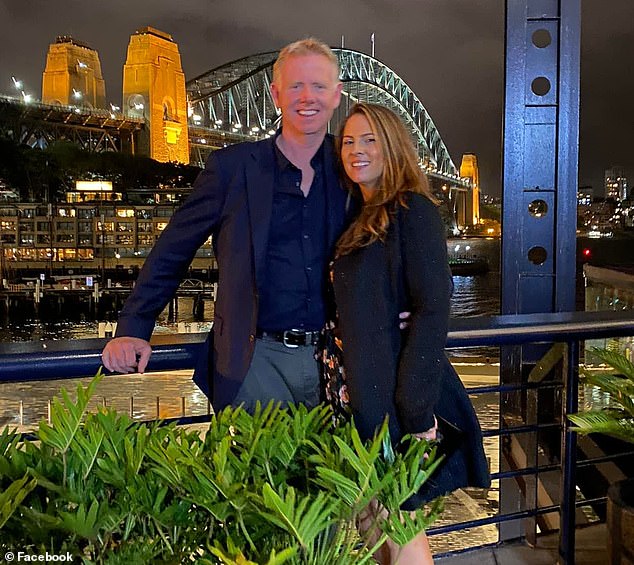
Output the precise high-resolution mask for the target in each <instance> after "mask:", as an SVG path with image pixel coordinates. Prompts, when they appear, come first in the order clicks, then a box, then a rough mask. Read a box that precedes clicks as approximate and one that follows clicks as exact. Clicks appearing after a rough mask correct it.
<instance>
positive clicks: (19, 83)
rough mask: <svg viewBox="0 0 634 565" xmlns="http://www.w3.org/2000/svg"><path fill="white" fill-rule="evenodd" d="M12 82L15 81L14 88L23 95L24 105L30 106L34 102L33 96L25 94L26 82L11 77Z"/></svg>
mask: <svg viewBox="0 0 634 565" xmlns="http://www.w3.org/2000/svg"><path fill="white" fill-rule="evenodd" d="M11 80H12V81H13V86H14V87H15V89H16V90H17V91H18V92H19V93H20V94H21V95H22V99H23V100H24V103H25V104H28V103H29V102H32V101H33V96H32V95H31V94H27V93H26V92H24V82H22V81H21V80H19V79H17V78H15V77H14V76H12V77H11Z"/></svg>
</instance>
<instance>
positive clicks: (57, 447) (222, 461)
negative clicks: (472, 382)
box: [0, 374, 441, 565]
mask: <svg viewBox="0 0 634 565" xmlns="http://www.w3.org/2000/svg"><path fill="white" fill-rule="evenodd" d="M101 378H102V375H101V374H99V375H97V377H96V378H95V379H94V380H93V381H92V382H91V384H90V385H89V386H88V387H87V388H83V387H82V386H79V387H78V389H77V395H76V398H75V399H71V397H70V395H69V394H68V393H67V392H66V391H62V393H61V398H57V399H55V401H54V403H53V407H52V411H51V423H50V424H48V423H46V422H41V423H40V426H39V430H38V432H37V433H36V434H35V437H33V438H30V439H26V438H24V437H22V436H21V435H20V434H19V433H17V432H16V431H15V430H14V431H10V430H9V429H4V431H3V432H2V433H1V434H0V488H1V489H2V490H1V493H0V549H2V550H5V551H16V550H18V549H19V550H21V551H27V552H31V553H44V552H45V551H48V552H49V553H55V552H58V553H62V552H66V551H70V552H72V553H73V554H74V555H75V556H77V557H78V558H79V559H81V561H82V562H83V563H108V564H118V563H121V564H124V563H125V564H134V563H158V564H161V563H165V564H167V563H191V562H196V563H201V564H203V565H207V564H219V563H223V564H228V565H248V564H267V565H274V564H282V563H288V564H289V565H292V564H312V565H323V564H325V563H328V564H330V565H345V564H352V563H372V562H373V561H372V557H371V555H372V553H373V548H375V547H376V546H377V545H379V544H381V543H382V542H383V541H385V539H386V538H387V537H390V538H392V539H394V540H395V541H396V542H397V543H400V544H403V543H406V542H407V541H409V540H410V539H412V538H413V537H414V536H415V535H416V534H417V533H418V532H420V531H421V530H423V529H424V528H426V527H427V526H428V525H429V524H430V523H431V522H432V521H433V520H434V519H435V517H436V516H437V515H438V513H439V512H440V510H441V501H435V502H434V503H432V504H431V505H430V506H429V507H427V508H425V509H421V510H419V511H417V512H416V513H415V514H412V515H409V514H407V515H401V513H400V512H399V511H398V509H399V506H400V505H401V504H402V503H403V502H404V501H405V500H406V499H407V498H408V497H409V496H411V494H412V493H414V492H415V491H417V490H418V489H419V487H420V486H421V485H422V484H423V483H424V482H425V480H426V479H427V477H428V476H429V475H430V474H431V473H432V472H433V470H434V468H435V467H436V466H437V465H438V464H439V462H440V459H439V458H436V457H435V455H436V454H435V448H434V447H433V445H431V444H428V443H426V442H418V441H413V440H411V441H409V440H407V441H406V442H405V444H404V446H403V449H400V450H398V451H394V450H392V448H391V444H390V441H389V437H388V431H387V426H385V425H384V426H383V428H382V429H381V431H380V432H379V433H377V435H376V437H375V438H374V439H373V440H372V441H368V442H362V441H361V440H360V438H359V434H358V433H357V431H356V429H355V427H354V425H353V424H347V425H344V426H338V427H336V428H334V429H333V427H332V414H331V412H330V410H329V408H327V407H324V406H322V407H318V408H315V409H314V410H310V411H309V410H307V409H306V408H305V407H303V406H298V407H291V408H289V409H280V408H279V407H276V406H273V405H272V404H270V405H268V406H266V407H264V408H258V410H257V411H256V413H255V414H254V415H249V414H247V413H246V412H244V411H242V410H240V409H230V408H228V409H226V410H223V411H221V412H219V413H218V414H216V415H214V416H212V419H211V422H210V424H209V428H208V429H206V430H204V432H202V433H201V432H200V431H198V430H191V429H187V428H185V427H178V426H176V425H175V424H170V425H161V423H159V422H153V423H143V422H138V421H133V420H131V419H130V418H129V417H128V416H127V415H125V414H119V413H117V412H116V411H114V410H112V409H106V408H102V409H100V411H98V412H96V413H89V412H88V410H87V407H88V402H89V400H90V398H91V395H92V394H93V392H94V389H95V387H96V385H97V383H98V382H99V380H100V379H101ZM424 456H425V457H424ZM374 499H376V500H378V501H379V502H380V503H381V504H382V505H383V506H384V508H385V509H386V510H387V513H385V517H384V518H383V517H382V518H378V519H377V523H376V527H377V529H378V532H379V535H378V539H376V536H374V539H372V540H370V539H369V538H370V537H371V536H370V535H369V534H365V533H359V532H358V530H357V529H356V527H355V522H356V520H357V518H358V516H359V515H360V514H362V513H363V512H364V510H365V509H366V508H367V507H368V505H369V504H370V502H371V501H372V500H374Z"/></svg>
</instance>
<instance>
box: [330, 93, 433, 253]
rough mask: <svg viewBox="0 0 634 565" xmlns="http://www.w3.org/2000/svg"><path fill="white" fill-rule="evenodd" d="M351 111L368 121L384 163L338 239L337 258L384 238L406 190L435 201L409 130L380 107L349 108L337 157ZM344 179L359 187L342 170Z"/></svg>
mask: <svg viewBox="0 0 634 565" xmlns="http://www.w3.org/2000/svg"><path fill="white" fill-rule="evenodd" d="M354 114H361V115H362V116H365V118H366V119H367V120H368V122H369V123H370V128H371V129H372V133H374V135H375V136H376V138H377V140H378V142H379V143H380V144H381V149H382V150H383V159H384V166H383V173H382V174H381V178H380V181H379V186H378V188H377V190H376V191H375V193H374V194H373V195H372V197H371V198H370V199H369V200H368V201H366V202H364V204H363V207H362V209H361V212H360V213H359V216H358V217H357V219H356V220H355V221H354V222H353V223H352V224H351V225H350V227H349V228H348V229H347V230H346V231H345V232H344V234H343V235H342V236H341V238H340V239H339V242H338V243H337V250H336V256H337V257H340V256H341V255H346V254H348V253H350V252H351V251H353V250H354V249H358V248H359V247H365V246H367V245H370V244H371V243H374V242H375V241H376V240H381V241H383V240H384V239H385V235H386V234H387V229H388V227H389V225H390V221H391V218H392V217H393V215H394V213H395V211H396V207H397V206H404V207H407V204H406V202H405V195H406V193H407V192H416V193H419V194H423V195H425V196H427V197H428V198H429V199H430V200H432V201H433V202H434V203H436V199H435V198H434V197H433V196H432V194H431V190H430V188H429V182H428V181H427V177H426V176H425V174H424V173H423V172H422V170H421V168H420V166H419V164H418V154H417V152H416V150H415V149H414V144H413V143H412V138H411V137H410V134H409V132H408V131H407V129H406V128H405V125H404V124H403V122H402V121H401V120H400V118H399V117H398V116H397V115H396V114H394V112H392V111H391V110H388V109H387V108H385V107H383V106H379V105H378V104H368V103H364V102H359V103H357V104H355V105H354V106H353V107H352V108H351V109H350V112H349V114H348V117H347V118H346V119H345V121H344V122H343V124H342V125H341V129H340V132H339V136H338V137H337V150H338V154H339V159H340V160H341V145H342V134H343V130H344V128H345V126H346V123H347V121H348V120H349V119H350V116H353V115H354ZM342 169H343V167H342ZM344 182H345V184H346V186H347V188H348V190H351V191H353V192H358V190H359V187H358V186H357V185H355V184H354V183H353V182H352V181H351V180H350V179H349V178H348V177H347V175H345V173H344Z"/></svg>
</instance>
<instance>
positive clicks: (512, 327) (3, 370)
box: [0, 311, 634, 564]
mask: <svg viewBox="0 0 634 565" xmlns="http://www.w3.org/2000/svg"><path fill="white" fill-rule="evenodd" d="M631 335H634V313H633V312H632V311H620V312H562V313H554V314H522V315H513V316H511V315H506V316H492V317H488V318H469V319H453V320H451V323H450V330H449V334H448V338H447V347H448V348H461V347H470V346H504V345H506V346H512V345H522V344H527V343H539V342H549V343H553V342H564V343H566V344H567V345H568V347H567V348H566V353H565V357H566V360H565V361H566V362H565V363H564V365H565V371H564V380H563V382H562V381H558V382H549V383H547V384H546V383H545V386H546V387H548V388H552V387H553V386H556V387H558V388H560V389H563V391H562V392H563V393H564V396H563V398H564V399H565V409H564V413H563V415H562V416H563V417H562V421H561V423H537V424H527V425H520V426H510V427H508V428H504V429H497V430H488V431H485V434H484V435H485V436H489V437H490V436H494V435H496V436H500V437H503V436H508V435H511V434H518V433H525V432H527V433H531V432H535V431H537V430H542V429H546V428H560V429H561V437H562V457H561V460H560V463H558V464H550V465H538V466H537V467H536V468H535V467H532V466H529V467H527V468H525V469H514V470H509V471H500V472H498V473H496V474H495V478H496V479H501V478H511V477H520V476H524V475H530V474H531V473H533V472H534V473H535V474H536V473H538V472H539V473H541V472H545V471H554V470H557V469H559V471H560V474H561V484H562V488H561V503H560V504H559V505H556V504H555V505H549V506H547V507H539V506H537V507H535V508H533V509H527V510H522V511H520V512H511V513H510V514H497V515H496V516H491V517H487V518H480V519H477V520H471V521H468V522H463V523H460V524H451V525H446V526H439V527H434V528H431V529H430V530H429V531H428V534H429V535H438V534H442V533H447V532H450V531H455V530H458V529H462V528H465V527H476V526H482V525H485V524H493V523H498V524H499V523H502V522H507V521H511V520H517V519H520V518H527V517H536V516H539V515H542V514H546V513H550V512H553V511H557V510H558V511H559V513H560V530H559V556H560V562H562V563H565V564H567V563H573V562H574V549H575V535H574V528H575V511H576V508H577V507H578V506H579V505H580V504H581V503H580V501H577V500H576V488H575V485H576V482H575V477H576V470H577V468H578V467H585V466H587V465H589V464H591V463H592V462H594V460H590V459H585V460H582V461H579V462H577V458H576V434H575V433H574V432H573V431H572V430H571V428H570V426H569V425H568V423H567V421H566V414H570V413H574V412H575V411H576V410H577V405H576V403H577V398H578V394H577V387H578V370H579V369H578V365H577V361H578V355H579V342H580V341H582V340H586V339H597V338H605V337H616V336H631ZM205 337H206V336H205V334H176V335H159V336H156V337H154V338H153V339H152V348H153V354H152V358H151V361H150V364H149V366H148V370H149V371H157V370H175V369H191V368H192V367H193V366H194V363H195V359H196V356H197V353H198V351H200V349H201V348H202V344H203V341H204V339H205ZM107 341H108V340H107V339H88V340H74V341H53V342H39V343H32V342H28V343H10V344H1V345H0V382H2V381H4V382H11V381H25V380H34V379H38V380H41V379H61V378H71V377H77V376H91V375H93V374H95V373H96V372H97V369H98V367H99V366H100V364H101V355H100V353H101V350H102V349H103V347H104V345H105V344H106V343H107ZM528 388H536V383H521V384H520V383H509V384H506V385H501V386H498V387H490V386H484V387H477V388H475V389H471V390H470V392H471V393H472V394H482V393H486V392H493V391H494V389H495V391H496V392H498V393H499V392H500V391H501V390H503V389H504V390H506V389H508V390H516V389H517V390H519V389H522V390H524V389H528ZM537 388H539V387H538V386H537ZM192 418H194V419H195V420H197V421H199V420H205V419H206V418H208V416H195V417H189V418H185V419H178V420H179V422H181V423H185V422H186V421H188V420H191V419H192ZM617 457H618V455H617V456H616V457H614V456H611V457H610V458H606V457H603V458H598V459H597V461H599V460H601V461H602V460H608V459H609V460H612V459H613V458H617ZM593 500H597V501H601V498H596V499H593ZM588 503H589V501H585V502H584V504H588ZM450 553H451V552H450Z"/></svg>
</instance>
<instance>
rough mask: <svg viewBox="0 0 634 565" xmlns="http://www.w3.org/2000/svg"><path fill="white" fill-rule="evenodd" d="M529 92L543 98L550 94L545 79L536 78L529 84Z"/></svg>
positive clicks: (548, 82) (548, 84)
mask: <svg viewBox="0 0 634 565" xmlns="http://www.w3.org/2000/svg"><path fill="white" fill-rule="evenodd" d="M531 90H532V91H533V93H534V94H536V95H537V96H545V95H546V94H548V93H549V92H550V81H549V80H548V79H547V78H546V77H537V78H536V79H535V80H533V82H531Z"/></svg>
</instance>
